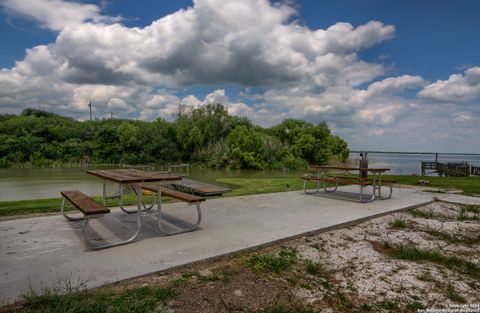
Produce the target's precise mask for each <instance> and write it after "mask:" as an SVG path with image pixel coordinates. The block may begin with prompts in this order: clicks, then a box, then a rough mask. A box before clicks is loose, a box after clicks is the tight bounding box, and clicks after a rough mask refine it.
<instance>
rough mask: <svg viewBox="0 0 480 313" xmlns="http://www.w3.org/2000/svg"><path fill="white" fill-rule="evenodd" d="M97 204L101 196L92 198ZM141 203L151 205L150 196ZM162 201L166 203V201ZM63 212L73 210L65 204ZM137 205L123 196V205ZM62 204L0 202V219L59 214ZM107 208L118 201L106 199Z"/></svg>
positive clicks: (134, 199) (130, 197) (57, 201)
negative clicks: (15, 216) (4, 217)
mask: <svg viewBox="0 0 480 313" xmlns="http://www.w3.org/2000/svg"><path fill="white" fill-rule="evenodd" d="M92 199H94V200H95V201H97V202H98V203H103V200H102V197H101V196H94V197H92ZM142 199H143V202H144V203H146V204H149V203H151V196H143V198H142ZM162 201H167V202H168V199H165V200H163V198H162ZM66 203H67V204H66V206H65V210H66V211H71V210H75V208H74V207H73V206H72V205H71V204H70V203H68V201H67V202H66ZM136 203H137V197H136V196H135V195H132V194H124V195H123V205H124V206H128V205H135V204H136ZM61 204H62V198H50V199H34V200H19V201H1V202H0V217H2V216H14V215H24V214H40V213H51V212H58V213H59V212H60V206H61ZM107 206H108V207H117V206H118V199H108V200H107Z"/></svg>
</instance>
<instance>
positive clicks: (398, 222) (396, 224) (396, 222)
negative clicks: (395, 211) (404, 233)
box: [388, 217, 408, 229]
mask: <svg viewBox="0 0 480 313" xmlns="http://www.w3.org/2000/svg"><path fill="white" fill-rule="evenodd" d="M388 225H390V227H392V228H399V229H401V228H407V226H408V224H407V221H405V220H404V219H402V218H400V217H395V218H394V219H393V220H392V221H390V223H388Z"/></svg>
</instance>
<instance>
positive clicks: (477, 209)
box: [463, 204, 480, 214]
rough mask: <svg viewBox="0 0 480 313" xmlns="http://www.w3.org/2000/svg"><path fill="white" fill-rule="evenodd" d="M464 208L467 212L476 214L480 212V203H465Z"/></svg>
mask: <svg viewBox="0 0 480 313" xmlns="http://www.w3.org/2000/svg"><path fill="white" fill-rule="evenodd" d="M463 209H465V211H466V212H470V213H474V214H480V206H479V205H469V204H467V205H464V206H463Z"/></svg>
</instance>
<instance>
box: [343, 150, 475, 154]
mask: <svg viewBox="0 0 480 313" xmlns="http://www.w3.org/2000/svg"><path fill="white" fill-rule="evenodd" d="M362 152H363V153H379V154H432V155H435V154H437V153H438V155H480V153H451V152H399V151H364V150H351V151H350V153H362Z"/></svg>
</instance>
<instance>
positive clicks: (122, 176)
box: [87, 169, 181, 248]
mask: <svg viewBox="0 0 480 313" xmlns="http://www.w3.org/2000/svg"><path fill="white" fill-rule="evenodd" d="M87 174H89V175H93V176H96V177H98V178H101V179H103V204H104V206H105V204H106V198H107V187H106V181H111V182H115V183H118V184H119V202H120V208H121V209H122V210H123V211H124V212H126V213H137V226H138V230H137V231H136V232H135V234H134V235H133V236H132V237H131V238H129V239H127V240H124V241H120V242H118V243H115V244H108V245H104V246H102V248H105V247H112V246H117V245H122V244H126V243H130V242H132V241H134V240H135V239H136V238H137V237H138V235H139V234H140V232H141V230H142V208H143V207H144V205H143V203H142V186H141V184H142V183H147V182H148V183H149V184H150V185H152V184H154V185H156V186H157V187H158V194H159V196H158V208H160V205H161V196H160V195H161V192H160V188H161V187H160V185H161V183H164V182H167V181H175V180H179V179H181V177H180V176H178V175H172V174H169V173H164V172H146V171H142V170H137V169H112V170H90V171H87ZM124 186H128V187H130V188H132V190H133V191H134V192H135V194H136V195H137V210H134V211H128V210H126V209H124V208H123V205H122V189H123V187H124ZM152 206H153V204H152Z"/></svg>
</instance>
